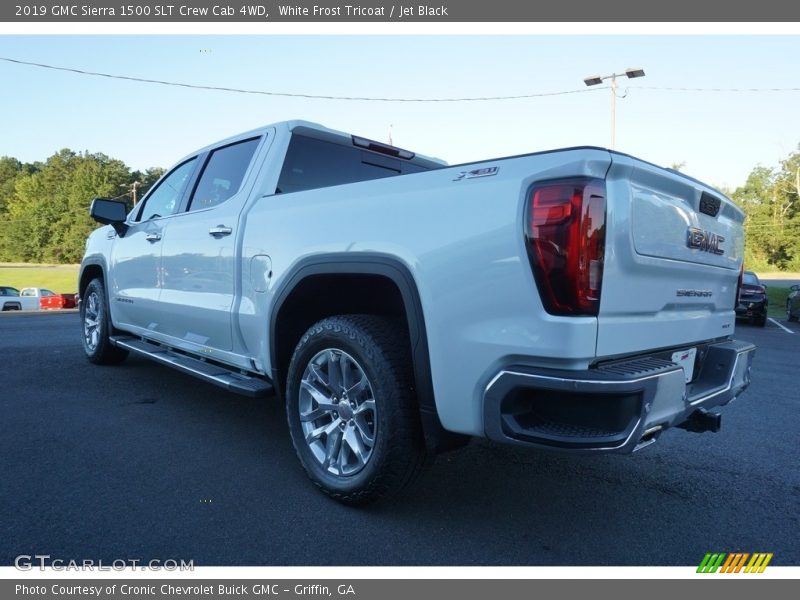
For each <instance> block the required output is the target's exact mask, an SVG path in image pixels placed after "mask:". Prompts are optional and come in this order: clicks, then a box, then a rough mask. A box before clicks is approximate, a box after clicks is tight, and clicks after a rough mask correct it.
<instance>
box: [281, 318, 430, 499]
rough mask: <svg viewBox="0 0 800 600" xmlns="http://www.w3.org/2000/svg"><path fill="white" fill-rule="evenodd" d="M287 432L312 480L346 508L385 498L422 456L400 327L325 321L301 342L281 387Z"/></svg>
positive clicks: (411, 474)
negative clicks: (284, 401)
mask: <svg viewBox="0 0 800 600" xmlns="http://www.w3.org/2000/svg"><path fill="white" fill-rule="evenodd" d="M286 409H287V418H288V421H289V430H290V433H291V437H292V443H293V444H294V448H295V451H296V452H297V456H298V457H299V459H300V462H301V463H302V465H303V467H304V468H305V470H306V473H307V474H308V476H309V477H310V478H311V480H312V481H313V482H314V483H315V484H316V485H317V486H318V487H319V488H320V489H321V490H322V491H323V492H324V493H326V494H327V495H329V496H331V497H332V498H334V499H336V500H338V501H340V502H344V503H346V504H365V503H367V502H371V501H374V500H377V499H380V498H385V497H389V496H391V495H394V494H396V493H397V492H399V491H400V490H401V489H402V488H403V487H405V486H406V485H408V484H409V483H410V482H411V481H412V480H413V479H414V478H415V477H416V476H417V475H418V474H419V472H420V470H421V468H422V466H423V464H424V463H425V459H426V450H425V444H424V441H423V437H422V429H421V425H420V422H419V413H418V411H417V408H416V398H415V395H414V391H413V385H412V368H411V357H410V351H409V346H408V338H407V336H406V335H405V332H404V330H402V329H401V328H400V327H397V326H395V325H394V324H393V323H392V322H391V321H390V320H387V319H384V318H381V317H376V316H372V315H344V316H337V317H330V318H327V319H324V320H322V321H320V322H319V323H316V324H315V325H314V326H312V327H311V328H310V329H309V330H308V331H307V332H306V334H305V335H304V336H303V337H302V339H301V340H300V342H299V343H298V345H297V348H296V349H295V352H294V355H293V356H292V360H291V363H290V366H289V373H288V377H287V383H286Z"/></svg>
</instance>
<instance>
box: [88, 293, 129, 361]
mask: <svg viewBox="0 0 800 600" xmlns="http://www.w3.org/2000/svg"><path fill="white" fill-rule="evenodd" d="M80 316H81V329H82V335H81V341H82V342H83V351H84V352H85V353H86V357H87V358H88V359H89V360H90V361H91V362H93V363H94V364H96V365H116V364H119V363H121V362H122V361H123V360H125V359H126V358H127V356H128V351H127V350H123V349H122V348H117V347H116V346H114V345H112V344H111V340H109V339H108V338H109V336H110V335H111V318H110V316H109V314H108V301H107V299H106V288H105V285H104V284H103V280H102V279H99V278H96V279H92V280H91V281H90V282H89V285H88V286H86V290H85V291H84V293H83V294H82V295H81V307H80Z"/></svg>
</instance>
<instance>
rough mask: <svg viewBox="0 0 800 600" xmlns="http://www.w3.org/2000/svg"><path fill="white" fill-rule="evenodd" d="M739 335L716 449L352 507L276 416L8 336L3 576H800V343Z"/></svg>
mask: <svg viewBox="0 0 800 600" xmlns="http://www.w3.org/2000/svg"><path fill="white" fill-rule="evenodd" d="M778 323H779V324H780V325H781V326H783V327H785V328H786V329H782V328H781V327H779V326H778V325H776V324H775V323H774V322H769V323H768V324H767V326H766V327H765V328H763V329H762V328H758V327H753V326H749V325H746V324H741V325H738V326H737V330H736V334H737V337H739V338H741V339H745V340H749V341H752V342H754V343H755V344H756V345H757V346H758V348H759V349H758V353H757V356H756V365H755V368H754V374H753V384H752V386H751V387H750V389H749V390H748V391H747V392H746V393H745V394H744V395H743V396H742V397H741V398H740V399H738V400H737V401H736V402H734V403H732V404H731V405H730V406H728V407H725V408H724V409H722V411H721V412H722V414H723V419H722V431H721V432H719V433H717V434H711V433H705V434H690V433H686V432H684V431H682V430H672V431H668V432H666V433H665V434H664V435H663V436H662V437H661V439H660V440H659V442H658V443H656V444H655V445H653V446H651V447H650V448H648V449H646V450H645V451H643V452H640V453H637V454H635V455H633V456H597V457H569V456H562V455H556V454H549V453H542V452H536V451H530V450H525V449H518V448H511V447H506V446H501V445H496V444H491V443H488V442H484V441H475V442H473V443H472V444H471V445H470V446H468V447H467V448H465V449H463V450H459V451H456V452H452V453H449V454H446V455H443V456H440V457H439V458H438V459H437V461H436V462H435V464H434V465H432V467H431V468H430V469H429V470H428V471H427V472H426V473H425V475H424V476H423V477H422V479H421V480H420V481H419V482H418V484H417V485H416V486H415V487H414V488H413V489H411V490H409V491H408V492H407V493H406V494H405V495H403V496H402V497H401V498H399V499H397V500H396V501H393V502H391V503H388V504H383V505H379V506H373V507H369V508H367V509H352V508H346V507H343V506H340V505H338V504H336V503H335V502H332V501H330V500H328V499H327V498H325V497H324V496H322V495H321V494H320V493H318V492H317V491H315V489H314V488H313V486H312V485H311V484H310V483H309V482H308V481H307V479H306V477H305V475H304V473H303V471H302V469H301V468H300V466H299V464H298V462H297V460H296V459H295V456H294V454H293V450H292V448H291V444H290V442H289V438H288V433H287V429H286V423H285V416H284V411H283V408H282V407H281V406H280V405H279V404H278V402H277V401H276V400H275V399H274V398H272V399H266V400H263V399H262V400H249V399H245V398H241V397H238V396H234V395H232V394H229V393H227V392H224V391H221V390H218V389H217V388H214V387H211V386H209V385H207V384H204V383H202V382H199V381H196V380H194V379H192V378H190V377H188V376H186V375H183V374H180V373H177V372H174V371H172V370H169V369H167V368H165V367H161V366H158V365H155V364H152V363H150V362H147V361H146V360H143V359H138V358H131V359H129V360H128V361H127V362H126V363H125V364H124V365H122V366H120V367H96V366H93V365H91V364H89V363H88V361H86V359H85V358H84V356H83V354H82V350H81V348H80V343H79V337H78V336H79V321H78V317H77V315H75V314H74V313H68V314H54V313H47V314H41V315H35V316H25V315H13V316H6V315H4V316H2V317H1V318H0V389H1V390H2V393H1V394H0V403H1V404H0V405H1V406H2V415H3V416H2V423H3V427H2V432H3V435H2V436H0V473H2V485H1V486H0V502H1V503H2V507H3V510H2V518H1V519H0V564H2V565H11V564H13V563H14V559H15V557H16V556H18V555H21V554H28V555H34V554H49V555H51V556H52V557H54V558H61V559H64V560H84V559H92V560H95V561H96V560H103V561H104V562H111V561H113V560H120V559H124V560H130V559H138V560H142V561H147V560H152V559H159V560H166V559H178V560H180V559H182V560H186V561H188V560H193V561H194V564H195V565H197V566H205V565H697V564H698V563H699V562H700V560H701V559H702V557H703V555H704V554H705V553H706V552H710V551H715V552H735V551H743V552H773V553H774V558H773V560H772V563H771V564H773V565H800V540H799V539H798V536H797V531H798V530H800V470H798V468H797V466H798V451H797V448H798V445H797V436H798V434H797V427H798V423H799V422H800V421H799V420H798V410H799V409H800V379H799V378H798V372H799V371H800V369H799V368H800V327H799V326H798V324H797V323H791V324H789V323H786V322H784V321H782V320H779V321H778Z"/></svg>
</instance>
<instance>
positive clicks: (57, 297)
mask: <svg viewBox="0 0 800 600" xmlns="http://www.w3.org/2000/svg"><path fill="white" fill-rule="evenodd" d="M20 296H23V297H25V296H28V297H37V298H39V308H41V309H43V310H44V309H57V308H75V294H56V293H55V292H54V291H52V290H48V289H45V288H24V289H23V290H22V291H21V292H20Z"/></svg>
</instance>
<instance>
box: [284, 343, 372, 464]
mask: <svg viewBox="0 0 800 600" xmlns="http://www.w3.org/2000/svg"><path fill="white" fill-rule="evenodd" d="M299 395H300V398H299V403H298V407H299V412H300V423H301V426H302V429H303V436H304V437H305V441H306V444H308V447H309V449H310V450H311V452H312V454H313V455H314V458H315V459H316V460H317V461H318V462H319V464H320V465H321V466H322V468H323V469H325V470H326V471H327V472H328V473H331V474H332V475H336V476H339V477H346V476H350V475H355V474H356V473H358V472H359V471H361V469H363V468H364V467H365V466H366V464H367V463H368V462H369V459H370V457H371V456H372V451H373V448H374V447H375V439H376V434H377V429H378V420H377V413H376V409H375V396H374V394H373V391H372V386H371V385H370V382H369V380H368V379H367V376H366V374H365V373H364V369H362V368H361V365H359V364H358V362H357V361H356V360H355V359H354V358H353V357H352V356H350V355H349V354H347V353H346V352H343V351H341V350H338V349H335V348H327V349H325V350H322V351H321V352H318V353H317V354H316V355H314V357H313V358H312V359H311V360H310V361H309V362H308V365H306V368H305V371H303V377H302V379H301V380H300V394H299Z"/></svg>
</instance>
